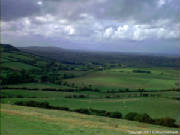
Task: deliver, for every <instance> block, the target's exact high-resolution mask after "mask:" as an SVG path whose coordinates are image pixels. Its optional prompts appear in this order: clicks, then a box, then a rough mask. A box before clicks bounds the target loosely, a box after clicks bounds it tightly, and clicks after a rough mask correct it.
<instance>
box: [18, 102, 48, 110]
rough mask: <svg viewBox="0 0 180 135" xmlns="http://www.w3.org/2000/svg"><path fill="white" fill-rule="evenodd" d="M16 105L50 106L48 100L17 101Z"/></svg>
mask: <svg viewBox="0 0 180 135" xmlns="http://www.w3.org/2000/svg"><path fill="white" fill-rule="evenodd" d="M15 104H16V105H22V106H32V107H41V108H48V109H49V108H51V107H50V105H49V103H48V102H37V101H17V102H15Z"/></svg>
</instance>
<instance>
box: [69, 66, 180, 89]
mask: <svg viewBox="0 0 180 135" xmlns="http://www.w3.org/2000/svg"><path fill="white" fill-rule="evenodd" d="M134 69H135V68H119V69H111V70H105V71H99V72H94V73H91V74H88V75H86V76H83V77H79V78H74V79H67V80H66V81H67V82H69V83H75V84H76V85H79V86H80V85H81V86H82V85H88V84H92V85H93V86H95V87H98V88H100V89H104V90H105V89H106V90H111V89H119V88H130V89H139V88H144V89H150V90H162V89H170V88H178V87H180V83H179V81H180V72H179V71H177V70H173V69H166V68H164V69H157V68H150V69H145V70H150V71H152V73H151V74H147V73H133V72H132V70H134ZM141 70H143V69H141Z"/></svg>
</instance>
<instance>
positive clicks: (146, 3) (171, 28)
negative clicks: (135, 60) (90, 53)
mask: <svg viewBox="0 0 180 135" xmlns="http://www.w3.org/2000/svg"><path fill="white" fill-rule="evenodd" d="M1 41H2V43H8V44H12V45H14V46H23V47H25V46H57V47H63V48H70V49H81V50H97V51H116V52H143V53H146V52H147V53H169V54H178V53H180V0H1Z"/></svg>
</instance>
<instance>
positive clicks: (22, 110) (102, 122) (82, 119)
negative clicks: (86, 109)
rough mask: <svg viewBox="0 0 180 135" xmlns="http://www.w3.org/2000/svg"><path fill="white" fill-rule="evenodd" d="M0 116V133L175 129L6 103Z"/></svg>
mask: <svg viewBox="0 0 180 135" xmlns="http://www.w3.org/2000/svg"><path fill="white" fill-rule="evenodd" d="M0 117H1V135H21V134H26V135H35V134H36V135H37V134H38V135H67V134H70V135H84V134H86V135H109V134H111V135H117V134H118V135H127V134H130V132H134V131H139V132H142V135H145V134H146V133H145V132H146V131H154V132H155V131H159V132H160V131H161V132H165V131H166V132H167V131H172V132H176V133H177V132H178V130H177V129H173V128H166V127H161V126H154V125H150V124H144V123H139V122H132V121H127V120H121V119H113V118H106V117H101V116H93V115H91V116H89V115H83V114H79V113H74V112H65V111H57V110H46V109H38V108H33V107H22V106H15V105H8V104H1V115H0ZM143 132H144V133H143ZM161 134H162V133H161ZM146 135H148V134H146ZM156 135H158V134H156ZM167 135H169V134H167Z"/></svg>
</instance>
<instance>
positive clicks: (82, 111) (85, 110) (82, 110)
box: [74, 108, 90, 114]
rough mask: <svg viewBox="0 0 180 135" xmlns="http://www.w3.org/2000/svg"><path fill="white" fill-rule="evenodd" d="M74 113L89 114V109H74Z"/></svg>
mask: <svg viewBox="0 0 180 135" xmlns="http://www.w3.org/2000/svg"><path fill="white" fill-rule="evenodd" d="M74 111H75V112H78V113H84V114H90V111H89V109H83V108H80V109H75V110H74Z"/></svg>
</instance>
